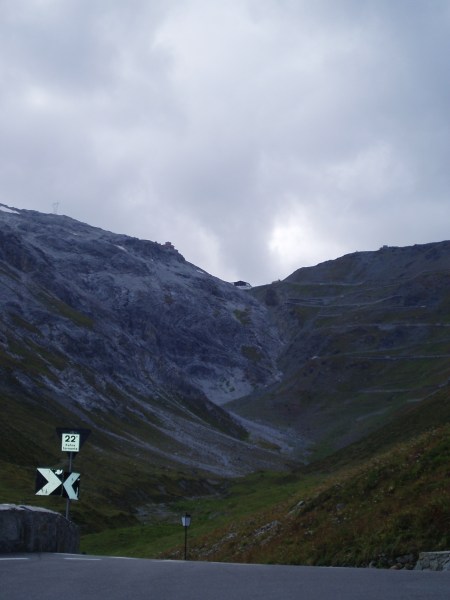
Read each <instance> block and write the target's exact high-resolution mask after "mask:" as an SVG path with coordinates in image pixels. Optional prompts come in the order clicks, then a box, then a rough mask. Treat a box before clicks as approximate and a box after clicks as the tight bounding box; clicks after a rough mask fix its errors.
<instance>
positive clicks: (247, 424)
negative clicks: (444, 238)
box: [0, 205, 450, 530]
mask: <svg viewBox="0 0 450 600" xmlns="http://www.w3.org/2000/svg"><path fill="white" fill-rule="evenodd" d="M0 283H1V295H0V307H1V313H0V314H1V317H0V375H1V377H0V406H1V410H2V435H1V436H0V470H1V477H0V501H6V502H14V501H17V502H20V503H33V502H34V503H37V502H39V504H42V503H43V502H44V503H45V502H47V503H48V504H49V506H51V507H54V505H53V504H52V502H53V500H54V499H52V498H49V499H43V498H42V497H39V499H38V500H36V497H34V495H33V479H34V473H35V469H36V467H37V466H42V467H43V466H51V467H60V466H61V463H62V462H64V460H65V459H66V457H65V455H61V452H60V447H58V439H57V436H56V434H55V429H56V428H57V427H65V426H67V427H73V428H87V429H90V430H91V431H92V434H91V436H90V437H89V439H88V441H87V443H86V444H85V446H84V447H83V449H82V451H81V452H80V453H79V455H77V457H76V468H77V470H79V471H80V472H81V473H82V474H83V484H82V489H83V490H84V491H83V502H82V503H81V502H80V503H79V505H78V506H77V507H76V508H74V510H75V511H76V512H77V519H78V522H80V523H81V524H84V525H86V527H87V528H88V529H90V530H93V529H96V528H97V529H101V528H102V527H103V528H104V527H109V526H111V525H115V524H117V523H121V524H123V523H124V522H127V520H128V519H130V518H131V520H133V519H136V518H138V519H139V518H140V517H139V515H141V514H144V513H145V514H146V511H147V512H148V511H149V510H156V509H155V507H159V506H161V504H164V503H166V502H171V501H173V499H176V498H178V499H179V498H185V497H186V496H198V495H201V494H205V493H216V492H217V491H220V490H222V486H223V478H233V477H240V476H243V475H245V474H248V473H252V472H255V471H268V470H271V471H285V470H287V469H291V468H292V467H293V466H294V465H298V464H302V463H304V462H305V461H307V460H308V461H310V462H311V461H314V460H316V459H320V458H321V457H324V456H329V455H331V454H333V453H334V452H336V451H337V450H339V449H340V448H345V447H348V446H349V444H353V443H355V442H357V441H358V440H364V439H365V438H367V436H370V435H372V434H374V433H376V432H377V431H383V428H385V427H387V426H388V425H389V423H391V422H394V420H395V419H397V420H398V419H399V418H400V420H401V415H402V414H403V413H402V411H404V410H405V409H407V408H408V407H411V406H416V405H421V404H423V402H424V401H426V400H427V399H429V398H432V397H435V394H436V393H439V394H441V395H439V399H438V402H437V403H435V404H433V406H435V407H437V408H436V410H438V407H439V406H441V405H442V403H443V402H448V393H447V391H448V382H449V381H450V361H449V360H448V359H449V356H450V352H449V348H450V344H449V341H450V339H449V338H450V242H440V243H434V244H426V245H420V246H413V247H407V248H387V247H384V248H381V249H380V250H379V251H377V252H356V253H354V254H350V255H347V256H344V257H342V258H340V259H337V260H333V261H328V262H325V263H322V264H320V265H317V266H316V267H308V268H303V269H299V270H298V271H296V272H295V273H293V274H292V275H291V276H289V277H288V278H286V279H285V280H283V281H277V282H274V283H272V284H270V285H266V286H260V287H256V288H252V287H251V286H250V285H245V286H242V285H233V284H231V283H227V282H224V281H221V280H219V279H217V278H215V277H213V276H211V275H209V274H208V273H206V272H205V271H203V270H202V269H200V268H198V267H197V266H195V265H192V264H190V263H189V262H187V261H186V260H185V259H184V258H183V256H182V255H181V254H180V253H179V252H178V251H177V250H176V249H175V248H174V247H173V245H172V244H171V243H165V244H159V243H156V242H152V241H147V240H140V239H136V238H133V237H129V236H126V235H119V234H115V233H111V232H107V231H104V230H101V229H98V228H94V227H91V226H89V225H86V224H83V223H80V222H78V221H76V220H74V219H71V218H69V217H66V216H62V215H55V214H42V213H38V212H35V211H29V210H19V209H15V208H10V207H6V206H4V205H0ZM237 283H238V284H239V283H242V282H237ZM411 435H414V434H411ZM367 439H369V438H367ZM374 439H375V438H374ZM377 439H378V438H377ZM149 507H150V508H149ZM158 510H159V509H158Z"/></svg>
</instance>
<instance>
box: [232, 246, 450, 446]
mask: <svg viewBox="0 0 450 600" xmlns="http://www.w3.org/2000/svg"><path fill="white" fill-rule="evenodd" d="M251 293H252V294H253V295H254V296H255V297H256V298H257V299H258V300H260V302H262V303H264V304H265V305H266V307H267V308H268V310H269V311H270V313H271V317H272V320H273V321H274V322H276V323H277V325H278V328H279V331H280V335H282V338H283V341H284V344H283V346H282V350H281V353H280V358H279V366H280V369H281V370H282V372H283V378H282V379H281V380H280V381H278V382H275V383H273V384H272V385H271V386H269V387H267V388H265V389H262V390H258V391H256V392H254V393H253V394H251V395H249V396H248V397H247V398H245V399H241V400H239V401H235V402H232V403H231V404H230V405H228V407H229V408H230V409H233V410H235V411H237V412H239V414H242V415H245V416H246V417H248V418H252V417H255V416H257V417H258V418H259V419H261V418H264V419H266V420H267V421H268V422H270V423H271V424H272V425H273V424H275V423H276V424H278V425H279V426H283V427H289V428H290V429H293V430H295V431H296V432H298V433H299V434H301V435H305V436H307V437H308V438H309V439H311V440H312V441H313V442H315V443H316V451H315V452H316V456H317V455H320V454H327V453H330V452H331V451H333V450H336V449H338V448H340V447H343V446H345V445H347V444H349V443H351V442H353V441H355V440H357V439H360V438H361V437H363V436H364V435H367V434H368V433H369V432H370V431H373V430H374V429H376V428H378V427H380V426H383V425H384V424H385V423H386V422H388V421H389V420H390V419H391V418H393V416H394V415H395V414H396V413H397V412H398V411H399V410H401V408H402V407H404V406H406V405H408V404H411V403H417V402H421V401H422V400H423V399H425V398H427V397H429V396H430V395H432V394H433V393H434V392H436V391H437V390H439V389H441V388H443V387H444V388H445V387H447V386H448V384H449V382H450V361H449V358H450V242H448V241H445V242H440V243H432V244H425V245H416V246H411V247H406V248H398V247H383V248H381V249H380V250H379V251H375V252H355V253H353V254H349V255H347V256H343V257H342V258H339V259H337V260H333V261H327V262H325V263H322V264H320V265H317V266H316V267H308V268H302V269H299V270H297V271H295V273H293V274H292V275H290V276H289V277H287V278H286V279H285V280H284V281H278V282H274V283H272V284H270V285H266V286H262V287H260V288H254V289H253V290H252V291H251Z"/></svg>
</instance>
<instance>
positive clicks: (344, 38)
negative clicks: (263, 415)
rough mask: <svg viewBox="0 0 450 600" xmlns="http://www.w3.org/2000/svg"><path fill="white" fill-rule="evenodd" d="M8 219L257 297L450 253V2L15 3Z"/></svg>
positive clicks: (2, 42) (4, 84) (5, 184)
mask: <svg viewBox="0 0 450 600" xmlns="http://www.w3.org/2000/svg"><path fill="white" fill-rule="evenodd" d="M0 203H3V204H6V205H8V206H12V207H16V208H23V209H33V210H38V211H40V212H44V213H54V212H56V213H58V214H64V215H68V216H70V217H73V218H74V219H77V220H80V221H82V222H84V223H88V224H90V225H94V226H97V227H101V228H103V229H106V230H109V231H113V232H116V233H124V234H127V235H131V236H135V237H139V238H141V239H147V240H152V241H157V242H160V243H164V242H166V241H170V242H172V243H173V244H174V246H175V247H176V248H177V249H178V250H179V251H180V252H181V254H182V255H183V256H184V257H185V258H186V260H188V261H190V262H192V263H194V264H196V265H197V266H199V267H201V268H202V269H204V270H206V271H208V272H209V273H211V274H212V275H215V276H217V277H220V278H221V279H224V280H227V281H235V280H238V279H242V280H244V281H248V282H250V283H251V284H253V285H259V284H264V283H270V282H271V281H274V280H277V279H283V278H284V277H287V276H288V275H289V274H290V273H292V272H293V271H294V270H296V269H297V268H300V267H304V266H311V265H315V264H317V263H319V262H322V261H324V260H330V259H334V258H337V257H339V256H342V255H344V254H347V253H349V252H355V251H362V250H376V249H378V248H379V247H380V246H383V245H389V246H407V245H412V244H416V243H417V244H421V243H428V242H437V241H441V240H445V239H449V238H450V234H449V233H448V230H449V226H450V1H449V0H222V1H218V0H216V1H214V0H126V2H125V1H123V0H0Z"/></svg>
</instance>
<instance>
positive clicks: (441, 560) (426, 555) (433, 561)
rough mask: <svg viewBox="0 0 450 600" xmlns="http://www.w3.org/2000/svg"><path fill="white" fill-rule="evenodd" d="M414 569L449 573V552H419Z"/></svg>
mask: <svg viewBox="0 0 450 600" xmlns="http://www.w3.org/2000/svg"><path fill="white" fill-rule="evenodd" d="M415 569H416V570H417V571H450V551H449V552H421V553H420V554H419V560H418V561H417V564H416V567H415Z"/></svg>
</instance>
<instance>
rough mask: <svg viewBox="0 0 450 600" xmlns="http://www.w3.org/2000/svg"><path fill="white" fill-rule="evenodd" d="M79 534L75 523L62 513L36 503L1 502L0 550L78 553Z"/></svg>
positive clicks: (2, 551) (1, 551) (3, 551)
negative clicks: (34, 504)
mask: <svg viewBox="0 0 450 600" xmlns="http://www.w3.org/2000/svg"><path fill="white" fill-rule="evenodd" d="M79 547H80V534H79V530H78V527H77V526H76V525H75V523H72V522H71V521H68V520H67V519H66V518H65V517H63V516H62V515H60V514H59V513H56V512H53V511H52V510H47V509H45V508H38V507H36V506H17V505H15V504H0V553H3V554H4V553H6V552H8V553H10V552H67V553H71V554H73V553H78V552H79Z"/></svg>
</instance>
